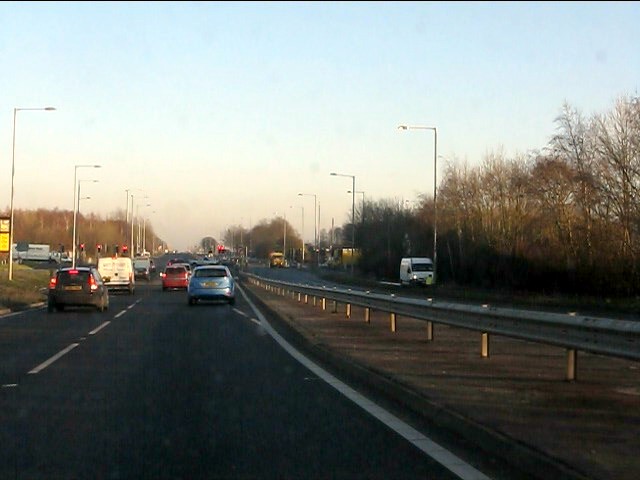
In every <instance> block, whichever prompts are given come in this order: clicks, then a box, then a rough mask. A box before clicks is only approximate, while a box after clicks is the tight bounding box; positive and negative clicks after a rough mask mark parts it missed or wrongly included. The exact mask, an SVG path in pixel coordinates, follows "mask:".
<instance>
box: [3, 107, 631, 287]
mask: <svg viewBox="0 0 640 480" xmlns="http://www.w3.org/2000/svg"><path fill="white" fill-rule="evenodd" d="M555 127H556V128H555V133H554V135H553V136H552V137H551V138H550V140H549V142H548V144H547V145H546V146H545V147H544V148H542V149H540V150H536V151H530V152H527V153H519V154H515V155H513V156H508V155H507V154H505V153H504V152H502V151H494V152H489V153H487V154H485V155H484V156H483V158H482V161H481V162H480V164H478V165H473V166H472V165H469V164H468V163H467V162H460V161H458V160H457V159H452V160H450V161H448V162H447V163H446V164H445V168H444V172H443V174H442V175H441V177H442V179H441V181H440V182H439V185H438V196H437V239H438V240H437V248H438V252H437V259H438V261H437V278H438V283H455V284H458V285H463V286H464V285H470V286H480V287H488V288H511V289H521V290H528V291H539V292H544V293H553V292H556V293H575V294H591V295H594V294H595V295H598V294H599V295H619V296H630V295H638V294H640V263H639V257H640V242H639V235H640V99H639V98H638V97H637V96H625V97H621V98H619V99H617V100H616V101H615V102H614V105H613V107H612V108H611V109H610V111H608V112H605V113H603V114H593V115H591V116H585V115H583V114H582V113H580V112H579V111H578V110H576V109H575V108H572V107H571V106H569V105H568V104H565V105H563V107H562V108H561V112H560V114H559V115H558V117H557V118H556V120H555ZM349 213H351V212H349ZM434 215H436V209H434V202H433V197H432V196H430V195H429V194H424V195H421V196H420V197H419V199H418V201H417V202H416V205H415V206H414V207H411V208H408V207H407V205H406V204H405V203H404V202H402V201H400V200H398V199H381V200H375V201H374V200H370V201H367V202H365V203H363V204H359V205H358V206H357V210H356V221H355V224H351V223H346V224H344V225H343V226H342V227H341V228H336V229H335V230H333V231H330V232H327V231H326V230H322V231H321V232H319V246H320V254H319V259H320V260H321V261H322V260H325V259H326V258H327V256H328V255H332V253H333V252H335V251H338V250H339V249H340V248H341V247H351V239H352V233H353V229H355V235H354V236H355V248H356V249H358V250H359V251H360V253H361V254H360V256H359V261H358V264H357V269H358V271H359V272H360V273H361V274H363V275H367V276H370V277H372V278H376V279H390V280H397V278H398V270H399V265H400V259H401V258H402V257H404V256H428V257H432V256H433V243H434ZM125 217H126V214H125V212H123V211H118V212H116V213H115V214H114V215H112V216H111V217H109V218H106V219H103V218H101V217H99V216H96V215H94V214H89V215H85V214H83V215H79V216H78V224H79V225H80V227H79V232H80V235H79V237H78V238H79V240H80V241H84V242H85V243H86V245H88V246H89V247H90V248H91V246H95V245H97V244H103V245H106V246H110V245H115V244H121V243H123V242H125V243H128V242H129V239H130V228H131V227H130V223H128V222H127V221H126V218H125ZM15 226H16V232H18V233H19V237H15V238H14V241H20V240H26V241H30V242H32V243H48V244H50V245H51V246H52V247H54V248H55V246H56V245H57V244H59V243H61V242H67V243H66V245H65V247H66V249H68V250H70V248H69V247H70V241H71V236H72V233H71V232H72V226H73V213H72V212H70V211H59V210H57V209H54V210H45V209H38V210H35V211H25V210H17V211H16V215H15ZM136 235H137V234H136ZM222 242H224V243H225V244H226V245H227V247H228V248H230V249H232V250H233V251H234V252H237V253H239V252H244V253H245V254H250V255H253V256H256V257H258V258H267V256H268V254H269V252H271V251H274V250H277V251H282V250H283V249H284V248H285V247H286V250H287V256H288V258H290V259H294V260H296V261H301V257H302V251H303V246H302V241H301V236H300V234H299V233H298V232H297V231H296V230H295V228H293V227H292V226H291V225H290V224H289V223H288V222H287V221H286V220H285V219H283V218H282V217H278V218H275V219H272V220H270V221H267V220H263V221H261V222H259V223H258V224H257V225H255V226H254V227H252V228H251V229H245V228H243V227H240V226H233V227H230V228H228V229H227V230H226V232H224V234H223V239H222ZM151 244H153V245H155V246H158V245H161V244H162V240H161V239H160V238H158V237H157V236H156V235H155V233H154V231H153V227H152V225H151V224H150V223H147V225H146V245H147V249H149V245H151ZM218 244H219V243H218V242H217V241H216V240H215V239H214V238H213V237H206V238H205V239H202V241H201V242H200V245H197V246H196V247H199V248H204V249H205V250H209V249H211V246H212V245H214V246H217V245H218ZM304 251H305V259H306V261H307V262H309V261H313V260H314V254H315V253H316V252H315V250H314V245H312V244H307V245H305V246H304ZM317 259H318V257H316V258H315V260H316V261H317Z"/></svg>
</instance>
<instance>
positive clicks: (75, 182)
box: [71, 165, 100, 268]
mask: <svg viewBox="0 0 640 480" xmlns="http://www.w3.org/2000/svg"><path fill="white" fill-rule="evenodd" d="M79 168H100V165H75V166H74V168H73V239H72V242H71V265H72V266H73V268H75V267H76V222H77V218H78V203H79V200H78V197H80V185H79V183H78V180H77V178H78V169H79ZM96 181H97V180H96ZM76 190H77V192H76Z"/></svg>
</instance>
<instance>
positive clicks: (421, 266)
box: [400, 257, 433, 285]
mask: <svg viewBox="0 0 640 480" xmlns="http://www.w3.org/2000/svg"><path fill="white" fill-rule="evenodd" d="M432 284H433V262H432V261H431V259H430V258H426V257H406V258H403V259H402V260H400V285H432Z"/></svg>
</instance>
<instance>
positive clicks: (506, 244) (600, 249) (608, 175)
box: [344, 96, 640, 296]
mask: <svg viewBox="0 0 640 480" xmlns="http://www.w3.org/2000/svg"><path fill="white" fill-rule="evenodd" d="M555 124H556V131H555V134H554V135H553V136H552V138H551V139H550V141H549V143H548V145H547V146H546V147H545V148H544V149H542V150H540V151H532V152H529V153H526V154H517V155H515V156H512V157H509V156H507V155H505V154H504V153H503V152H500V151H498V152H491V153H488V154H486V155H485V156H484V158H483V159H482V162H481V164H480V165H478V166H469V165H468V164H467V163H466V162H458V161H450V162H448V164H447V165H446V168H445V172H444V175H443V179H442V181H441V183H440V184H439V186H438V196H437V233H438V241H437V247H438V257H437V258H438V268H437V270H438V272H437V273H438V278H439V281H440V282H455V283H457V284H460V285H474V286H482V287H508V288H513V289H526V290H534V291H541V292H562V293H580V294H606V295H625V296H627V295H637V294H638V293H640V264H639V263H638V259H639V258H638V257H639V255H640V242H639V241H638V240H639V233H640V99H639V98H638V97H635V96H634V97H631V96H628V97H622V98H619V99H618V100H616V102H615V104H614V106H613V108H612V109H611V111H609V112H607V113H605V114H594V115H592V116H590V117H585V116H584V115H583V114H581V113H580V112H579V111H577V110H576V109H574V108H572V107H570V106H569V105H567V104H565V105H564V106H563V107H562V109H561V113H560V115H559V116H558V117H557V118H556V121H555ZM359 213H360V215H362V212H359ZM362 219H363V221H362V222H361V223H360V224H358V223H356V226H355V228H356V238H357V240H356V247H360V248H361V249H362V257H361V261H360V265H359V267H360V269H361V270H362V271H363V272H365V273H368V274H371V275H373V276H375V277H388V278H394V277H397V275H398V273H397V267H398V265H399V262H400V258H401V257H402V256H407V255H420V256H423V255H424V256H429V257H431V256H432V251H433V228H434V221H433V220H434V204H433V197H429V196H427V195H425V196H423V197H421V199H420V202H419V206H418V207H417V208H416V209H414V210H411V209H406V208H404V205H402V204H401V203H400V202H398V201H389V200H383V201H378V202H370V203H368V204H366V205H365V212H364V216H362ZM348 227H349V226H345V229H344V230H345V231H346V230H347V228H348ZM347 238H349V237H347Z"/></svg>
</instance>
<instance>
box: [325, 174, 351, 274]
mask: <svg viewBox="0 0 640 480" xmlns="http://www.w3.org/2000/svg"><path fill="white" fill-rule="evenodd" d="M331 175H333V176H334V177H351V181H352V182H353V186H352V187H351V275H353V269H354V265H355V248H356V176H355V175H345V174H344V173H335V172H332V173H331Z"/></svg>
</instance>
